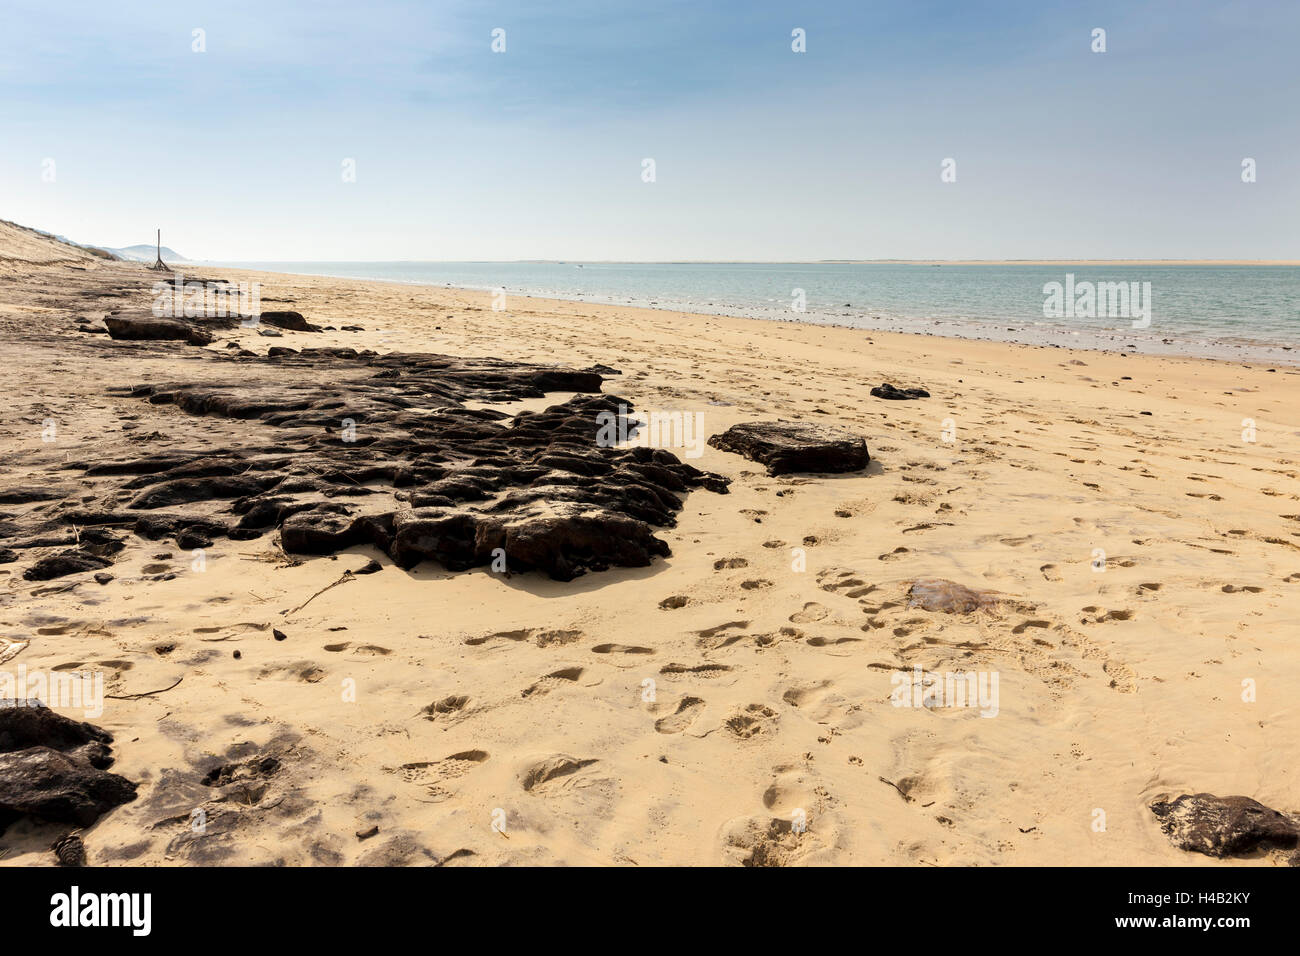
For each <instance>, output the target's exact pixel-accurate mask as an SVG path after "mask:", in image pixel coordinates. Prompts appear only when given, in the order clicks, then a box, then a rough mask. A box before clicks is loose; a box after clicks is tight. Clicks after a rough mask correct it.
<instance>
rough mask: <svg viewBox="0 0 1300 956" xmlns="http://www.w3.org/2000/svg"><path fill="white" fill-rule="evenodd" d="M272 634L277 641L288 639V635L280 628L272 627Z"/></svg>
mask: <svg viewBox="0 0 1300 956" xmlns="http://www.w3.org/2000/svg"><path fill="white" fill-rule="evenodd" d="M271 636H272V637H274V638H275V639H276V640H277V641H283V640H287V639H288V635H287V634H285V633H284V631H281V630H279V629H278V628H274V627H273V628H271Z"/></svg>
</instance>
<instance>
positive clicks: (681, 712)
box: [655, 697, 704, 734]
mask: <svg viewBox="0 0 1300 956" xmlns="http://www.w3.org/2000/svg"><path fill="white" fill-rule="evenodd" d="M703 709H704V701H702V700H700V698H698V697H683V698H682V699H681V700H680V701H679V702H678V704H677V709H676V710H674V711H673V712H672V713H671V714H668V715H667V716H666V717H660V718H659V719H658V720H656V721H655V730H656V731H658V732H659V733H661V734H680V733H681V732H682V731H683V730H686V729H687V728H688V727H690V726H691V724H693V723H695V719H696V718H697V717H699V716H700V712H701V711H702V710H703Z"/></svg>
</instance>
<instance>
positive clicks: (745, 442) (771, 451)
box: [709, 421, 871, 475]
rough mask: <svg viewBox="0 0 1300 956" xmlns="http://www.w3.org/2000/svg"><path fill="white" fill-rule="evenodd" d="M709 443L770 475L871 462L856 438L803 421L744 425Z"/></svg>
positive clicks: (845, 468)
mask: <svg viewBox="0 0 1300 956" xmlns="http://www.w3.org/2000/svg"><path fill="white" fill-rule="evenodd" d="M709 444H710V445H712V446H713V447H714V448H718V449H721V450H722V451H729V452H733V453H734V454H737V455H744V456H745V457H746V458H749V459H752V460H753V461H756V462H759V463H760V464H763V465H766V466H767V473H768V474H769V475H785V474H789V473H791V472H802V471H810V472H839V471H858V470H860V469H862V468H865V467H867V463H868V462H870V461H871V456H870V455H869V454H868V453H867V443H866V441H864V440H863V439H862V438H860V437H859V436H857V435H854V434H853V433H852V432H846V431H841V430H840V429H837V428H827V427H826V426H825V425H813V424H808V423H805V422H785V421H781V422H744V423H742V424H739V425H732V426H731V427H730V428H728V429H727V430H726V431H725V432H723V433H722V434H720V435H714V436H713V437H712V438H710V439H709Z"/></svg>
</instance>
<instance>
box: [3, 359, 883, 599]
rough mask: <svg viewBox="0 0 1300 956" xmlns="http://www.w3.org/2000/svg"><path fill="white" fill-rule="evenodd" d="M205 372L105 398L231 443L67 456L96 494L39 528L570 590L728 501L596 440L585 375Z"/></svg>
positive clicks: (599, 414) (290, 362)
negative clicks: (497, 566)
mask: <svg viewBox="0 0 1300 956" xmlns="http://www.w3.org/2000/svg"><path fill="white" fill-rule="evenodd" d="M201 361H202V362H203V363H204V364H205V365H209V364H210V366H211V368H210V369H209V371H217V372H220V373H222V374H217V375H208V376H207V377H205V378H204V379H203V380H201V381H194V382H180V383H166V384H148V385H138V386H133V387H124V388H119V389H113V390H112V391H115V392H116V393H117V394H120V395H125V396H131V397H135V398H139V399H143V400H145V401H148V402H150V403H151V404H155V405H161V404H168V405H174V406H176V407H177V408H179V409H181V410H182V411H184V412H187V413H189V414H191V415H195V416H212V417H215V418H220V419H226V420H248V421H249V424H247V425H240V426H238V427H239V428H241V429H243V430H244V432H245V434H246V437H245V438H238V439H234V440H231V439H230V438H229V437H227V439H226V441H227V443H228V444H227V445H226V446H225V447H223V446H221V445H218V444H217V443H210V444H208V445H206V446H202V447H194V448H177V447H159V446H158V445H157V444H155V443H150V442H141V443H140V444H141V447H140V454H139V455H138V456H137V457H132V458H126V459H123V458H120V457H107V458H105V457H101V458H95V459H88V460H84V461H80V462H74V463H70V464H69V467H71V468H76V469H80V470H81V471H82V472H83V473H84V475H85V478H86V481H87V482H88V483H90V484H93V486H94V488H95V493H94V494H93V495H88V494H86V489H85V488H84V487H83V488H78V489H77V493H76V494H75V495H69V498H68V499H65V502H64V504H62V505H61V506H56V507H54V508H46V509H44V510H45V512H46V516H45V521H44V524H42V525H41V526H40V529H39V530H41V531H43V532H47V533H48V532H49V531H51V530H53V529H57V528H60V527H64V528H66V527H68V526H70V525H75V526H76V528H78V529H80V535H81V539H83V540H84V539H85V537H86V535H87V534H88V533H91V532H93V531H94V530H95V529H96V528H97V527H101V526H109V525H113V526H125V527H129V528H131V529H132V530H134V531H135V532H136V533H137V534H139V535H141V536H143V537H146V538H149V539H154V540H157V539H161V538H165V537H172V538H175V540H176V542H177V545H178V547H183V548H186V549H192V548H194V547H205V546H207V545H206V544H204V542H211V541H212V540H213V539H215V538H218V537H230V538H235V539H240V540H244V539H248V538H255V537H258V536H259V535H262V534H265V533H268V532H271V531H274V530H275V529H277V528H279V529H280V533H281V542H282V544H283V546H284V548H285V549H286V550H287V551H290V552H296V553H300V554H330V553H333V552H335V551H338V550H339V549H341V548H346V547H350V546H354V545H357V544H373V545H375V546H376V547H378V548H379V549H380V550H382V551H384V552H386V553H387V554H389V555H390V556H391V557H392V558H393V560H394V562H395V563H396V564H397V565H398V566H400V567H403V568H410V567H411V566H413V565H415V564H417V563H418V562H420V561H424V560H433V561H437V562H439V563H441V564H443V565H444V566H446V567H447V568H449V569H452V570H462V569H465V568H470V567H474V566H477V565H484V564H489V563H491V562H493V561H494V560H495V559H498V558H504V562H505V564H504V567H505V568H506V569H509V570H512V571H527V570H534V569H535V570H541V571H545V572H546V573H547V574H549V575H551V576H552V577H554V578H557V579H560V580H569V579H571V578H573V577H575V576H576V575H579V574H582V573H583V572H584V571H589V570H603V569H606V568H610V567H614V566H644V565H647V564H649V563H650V561H651V560H652V559H653V558H655V557H657V556H666V555H667V554H668V553H669V549H668V546H667V544H665V543H664V542H663V541H662V540H661V539H659V538H657V537H655V534H654V531H653V529H654V528H656V527H671V526H672V525H673V524H675V517H674V516H675V513H676V512H677V511H678V510H679V509H680V508H681V506H682V496H683V495H684V494H686V493H687V492H688V491H690V490H691V489H693V488H697V487H704V488H708V489H710V490H712V491H715V492H725V491H726V485H727V482H726V479H723V478H721V477H719V476H717V475H711V474H708V473H706V472H702V471H699V470H698V469H696V468H693V467H691V466H690V465H687V464H685V463H683V462H681V461H679V460H678V459H677V458H676V456H674V455H673V454H671V453H670V452H667V451H664V450H653V449H649V448H642V447H632V448H609V447H602V446H601V444H600V443H599V442H598V441H597V438H598V435H599V433H600V432H601V425H602V424H605V425H607V424H608V418H612V419H613V420H614V421H615V422H617V421H618V420H619V418H620V416H624V415H626V413H627V412H628V411H630V410H631V404H630V403H629V402H627V401H626V400H625V399H620V398H617V397H614V396H605V395H599V394H590V393H595V392H598V391H599V389H600V387H601V376H600V375H599V374H597V373H595V372H589V371H576V370H573V369H567V368H557V367H553V366H541V365H526V364H520V363H512V362H504V361H501V360H499V359H458V358H453V357H450V356H445V355H432V354H400V353H391V354H387V355H377V354H375V353H373V352H361V353H359V352H357V351H356V350H355V349H350V348H306V349H302V350H301V351H299V352H287V351H286V352H284V353H282V354H279V355H277V356H276V357H275V358H273V359H267V358H257V357H252V358H250V357H244V356H239V355H232V354H230V353H228V352H204V353H201ZM550 391H566V392H579V393H587V394H580V395H578V396H577V397H575V398H573V399H571V400H569V401H567V402H564V403H563V404H557V405H553V406H551V407H549V408H547V409H545V410H543V411H539V412H519V413H518V414H516V415H514V416H513V417H511V416H510V415H508V414H507V413H506V412H505V411H500V410H496V409H474V408H468V407H466V405H467V403H470V402H481V403H496V402H512V401H518V400H521V399H527V398H539V397H543V396H544V395H545V394H546V393H547V392H550ZM254 420H255V421H254ZM624 424H625V426H626V427H627V429H628V432H629V433H635V430H636V425H635V423H634V422H624ZM229 427H230V426H223V428H224V429H225V431H226V433H227V435H228V432H229ZM857 441H858V445H859V446H862V442H861V439H858V440H857ZM263 443H264V444H263ZM861 454H862V456H863V458H864V459H865V455H866V449H865V447H864V446H862V447H861ZM73 502H76V503H73ZM88 502H89V503H88ZM26 517H27V518H30V517H31V516H30V514H29V515H28V516H26ZM34 530H35V529H34ZM19 544H20V543H14V546H15V547H17V546H19ZM83 550H84V548H83ZM104 556H105V557H106V556H107V555H104ZM55 558H57V560H54V559H45V561H46V562H48V563H46V564H42V562H38V568H33V569H29V572H28V573H29V574H31V573H32V572H33V571H35V572H36V573H38V574H48V575H50V576H53V574H52V572H58V573H70V572H71V571H72V570H82V569H83V568H82V567H81V566H80V565H79V564H77V563H76V562H77V561H83V562H85V563H86V567H85V568H84V569H85V570H90V569H91V568H90V567H89V564H90V563H91V562H89V561H88V559H86V558H85V556H84V555H76V556H74V555H73V554H71V553H70V552H65V553H64V554H62V555H58V556H55ZM102 563H103V564H106V563H108V562H107V561H104V562H102ZM101 566H102V564H100V563H95V568H94V569H95V570H98V568H99V567H101Z"/></svg>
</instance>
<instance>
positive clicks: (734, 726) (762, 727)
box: [722, 704, 777, 740]
mask: <svg viewBox="0 0 1300 956" xmlns="http://www.w3.org/2000/svg"><path fill="white" fill-rule="evenodd" d="M776 721H777V713H776V711H775V710H773V709H772V708H771V707H768V706H767V705H766V704H750V705H749V706H747V707H746V708H745V709H744V710H742V711H741V712H740V713H738V714H733V715H732V716H730V717H728V718H727V719H726V720H725V721H723V724H722V725H723V726H724V727H726V728H727V729H728V730H729V731H731V733H732V735H733V736H735V737H737V738H739V739H740V740H751V739H753V738H754V737H758V736H760V735H762V734H767V735H769V736H770V735H771V734H773V733H775V732H776Z"/></svg>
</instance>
